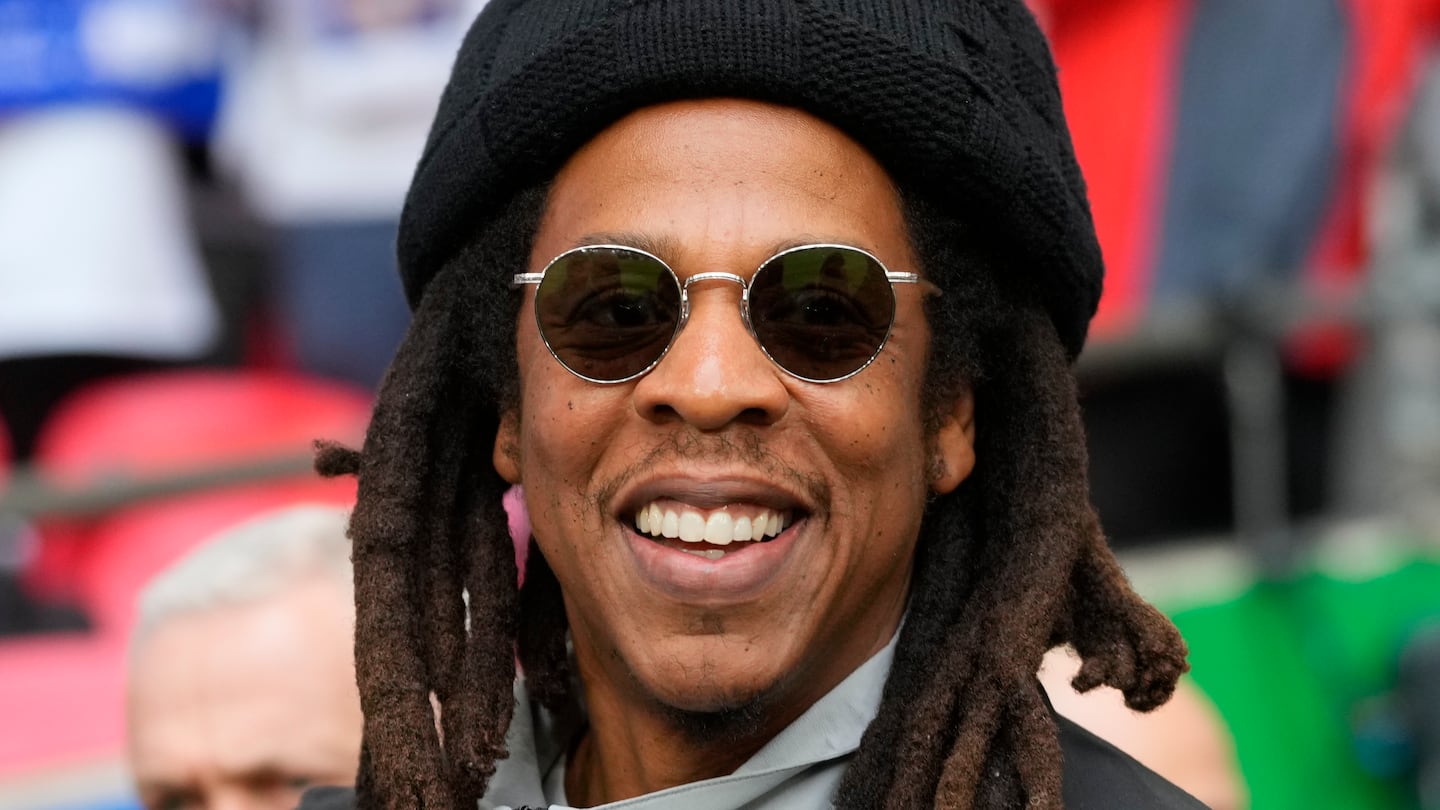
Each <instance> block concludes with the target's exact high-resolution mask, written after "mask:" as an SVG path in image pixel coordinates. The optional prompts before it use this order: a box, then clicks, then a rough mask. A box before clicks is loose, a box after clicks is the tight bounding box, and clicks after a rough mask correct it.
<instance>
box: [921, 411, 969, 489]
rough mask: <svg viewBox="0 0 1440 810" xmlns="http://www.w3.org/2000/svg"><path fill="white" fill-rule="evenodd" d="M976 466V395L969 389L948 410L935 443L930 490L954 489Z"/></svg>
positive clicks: (931, 460) (937, 432)
mask: <svg viewBox="0 0 1440 810" xmlns="http://www.w3.org/2000/svg"><path fill="white" fill-rule="evenodd" d="M974 469H975V396H974V394H973V393H971V391H970V390H969V389H966V390H965V391H964V392H963V393H962V394H961V395H960V396H959V397H956V399H955V402H954V404H952V405H951V406H950V408H949V409H948V410H947V411H946V412H945V414H944V416H943V418H942V419H941V421H940V426H939V428H938V429H937V430H936V431H935V435H934V437H933V439H932V443H931V458H930V490H931V491H932V492H934V493H935V494H936V495H946V494H949V493H950V492H953V491H954V490H955V488H956V487H958V486H960V483H961V482H962V481H964V480H965V479H966V478H969V477H970V472H971V470H974Z"/></svg>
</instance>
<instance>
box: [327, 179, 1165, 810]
mask: <svg viewBox="0 0 1440 810" xmlns="http://www.w3.org/2000/svg"><path fill="white" fill-rule="evenodd" d="M543 206H544V192H543V189H538V188H537V189H531V190H529V191H525V192H522V193H520V194H519V195H517V196H516V197H515V198H514V199H513V200H512V201H511V203H510V204H509V205H508V206H506V207H505V208H504V209H503V211H502V213H501V215H500V216H497V217H495V218H493V219H491V220H490V221H489V222H488V224H487V225H486V226H485V227H484V229H483V230H482V231H481V232H480V233H479V234H478V235H477V237H476V238H475V239H474V240H473V241H472V242H471V243H470V244H469V245H468V246H467V247H465V248H464V249H463V250H461V251H460V252H459V253H458V254H457V256H456V257H455V258H454V259H452V260H451V261H449V262H448V263H447V264H446V265H445V266H444V267H443V268H442V269H441V270H440V272H439V273H438V274H437V276H436V277H435V279H434V280H433V281H432V282H431V283H430V284H429V286H428V288H427V289H426V291H425V294H424V297H423V299H422V300H421V301H420V303H419V306H418V307H417V311H416V316H415V321H414V325H413V327H412V328H411V331H410V334H409V335H408V336H407V338H406V340H405V343H404V345H403V346H402V347H401V349H400V352H399V354H398V356H397V358H396V360H395V363H394V364H393V365H392V367H391V370H390V373H389V374H388V376H387V378H386V380H385V382H384V384H383V386H382V389H381V393H380V397H379V401H378V404H377V406H376V409H375V416H374V420H373V422H372V424H371V427H370V431H369V435H368V436H367V438H366V442H365V447H364V450H363V452H362V453H356V452H354V451H350V450H345V449H342V448H338V447H335V446H328V447H324V448H322V450H321V453H320V455H319V458H318V462H317V465H318V467H319V468H320V469H321V470H322V472H326V473H329V474H339V473H358V474H359V477H360V497H359V503H358V505H357V507H356V509H355V513H354V517H353V519H352V523H351V535H352V537H353V538H354V543H355V545H354V555H355V576H356V589H355V593H356V602H357V605H356V670H357V676H358V678H359V684H360V693H361V698H362V705H363V708H364V712H365V744H364V753H363V755H362V762H361V768H360V775H359V776H360V778H359V784H358V793H359V805H360V807H361V808H363V809H364V810H379V808H386V809H387V810H399V809H400V808H427V809H429V810H436V809H439V808H444V810H461V808H473V807H474V806H475V802H476V800H477V799H478V798H479V797H480V796H481V795H482V794H483V793H484V790H485V786H486V782H487V780H488V778H489V777H490V775H491V774H492V773H493V772H494V768H495V762H496V760H497V759H498V758H501V757H503V756H504V755H505V749H504V737H505V732H506V729H507V728H508V726H509V723H510V718H511V713H512V711H513V697H512V681H513V679H514V677H515V669H514V664H513V662H514V656H515V653H516V651H518V655H519V659H520V661H521V664H522V666H523V667H524V669H525V672H526V678H527V686H528V687H529V690H530V693H531V695H532V697H534V698H535V699H537V700H539V701H540V702H542V703H544V704H547V705H551V706H555V705H558V703H559V702H560V701H562V700H564V699H565V698H566V693H567V691H568V690H569V688H570V687H569V684H570V676H569V673H568V671H567V665H568V662H567V658H566V650H565V634H566V627H567V626H566V621H565V615H564V610H563V606H562V605H561V600H560V594H559V587H560V586H559V584H558V583H557V582H556V580H555V577H554V575H553V573H552V572H551V571H550V570H549V568H548V566H547V565H546V564H545V560H544V557H543V556H542V555H541V554H540V553H539V550H538V548H536V547H535V545H534V544H533V542H532V544H531V550H530V557H529V560H530V562H529V565H528V571H527V577H526V581H525V587H524V592H523V593H517V589H516V587H515V582H516V569H515V563H514V557H513V547H512V543H511V540H510V538H509V536H508V533H507V528H506V519H505V515H504V512H503V510H502V508H501V495H502V493H503V491H504V488H505V486H506V484H505V482H504V481H502V480H501V479H500V478H499V476H498V475H497V474H496V473H495V471H494V470H493V468H492V466H491V464H490V455H491V445H492V443H493V441H494V438H495V435H496V429H497V427H498V425H499V420H500V417H501V414H502V413H504V412H506V410H507V409H509V408H513V407H517V406H518V405H519V403H518V401H517V398H518V394H517V389H518V384H517V379H518V370H517V368H516V361H515V352H514V336H515V327H516V317H517V311H518V304H517V301H518V298H517V295H518V294H517V293H515V292H513V291H511V290H509V289H508V285H507V283H506V282H507V280H508V278H509V275H510V273H511V272H512V270H513V269H514V268H517V267H522V266H523V265H524V263H525V260H526V257H527V256H528V253H529V243H530V239H531V237H532V236H533V234H534V231H535V228H536V227H537V224H538V221H539V218H540V215H541V212H542V210H543ZM906 207H907V215H908V221H909V223H910V227H911V231H912V239H913V241H914V243H915V248H916V252H917V255H918V257H919V258H920V261H921V266H922V267H923V268H924V269H925V270H926V272H927V274H928V275H929V276H930V277H931V278H932V279H934V280H936V281H937V282H938V283H939V284H940V285H941V286H942V287H943V288H944V289H945V290H946V292H945V295H944V296H941V297H938V298H934V299H931V300H930V301H929V302H928V303H927V308H928V309H927V315H928V317H929V319H930V323H931V327H932V334H933V344H932V347H931V352H930V365H929V370H928V376H927V381H926V399H927V405H926V412H927V413H931V414H933V413H936V412H938V408H939V407H940V406H941V404H942V403H944V402H949V401H953V397H954V396H956V395H957V394H958V392H959V391H961V390H963V388H964V387H966V386H969V387H970V388H971V390H973V392H974V396H975V402H976V415H975V420H976V425H977V431H976V457H977V465H976V468H975V471H974V472H973V474H972V475H971V477H970V478H969V479H968V480H967V481H966V482H965V483H964V484H963V485H962V486H961V487H960V488H959V489H958V490H957V491H956V492H954V493H952V494H951V495H948V496H943V497H938V498H935V499H933V500H932V501H931V503H930V504H929V505H928V507H927V511H926V514H925V517H924V522H923V527H922V532H921V537H920V542H919V544H918V550H917V555H916V559H915V573H914V577H913V585H912V593H911V597H910V598H911V608H910V611H909V617H910V618H909V619H908V620H907V621H906V623H905V625H904V629H903V631H902V632H901V635H900V639H899V642H898V646H897V649H896V654H895V661H894V665H893V668H892V671H891V674H890V677H889V680H888V681H887V684H886V687H885V690H884V696H883V700H882V704H881V707H880V710H879V713H878V716H877V717H876V718H875V720H874V721H873V722H872V723H871V724H870V727H869V728H868V730H867V731H866V733H865V736H864V739H863V741H862V744H861V747H860V749H859V751H858V752H857V754H856V755H855V758H854V760H853V761H852V765H851V767H849V769H848V770H847V773H846V776H845V778H844V780H843V782H842V784H841V787H840V790H839V794H838V796H837V798H836V801H837V805H838V806H839V807H844V808H872V807H875V808H878V807H887V808H889V807H894V808H920V807H932V806H934V807H947V808H948V807H954V808H965V807H974V808H1011V807H1035V808H1058V807H1060V802H1061V799H1060V796H1061V793H1060V788H1061V784H1060V761H1061V758H1060V747H1059V742H1058V738H1057V730H1056V727H1055V724H1054V721H1053V720H1052V717H1051V714H1050V712H1049V709H1048V706H1047V704H1046V702H1045V700H1044V698H1043V696H1042V694H1041V691H1040V690H1041V687H1040V686H1039V684H1038V683H1037V681H1036V679H1035V672H1036V670H1037V669H1038V667H1039V664H1040V660H1041V657H1042V655H1043V654H1044V652H1045V651H1046V650H1047V649H1048V648H1050V647H1052V646H1054V645H1057V644H1061V643H1067V642H1068V643H1069V644H1071V645H1073V646H1074V648H1075V649H1076V650H1077V651H1078V652H1079V653H1080V655H1081V657H1082V658H1083V660H1084V664H1083V666H1082V668H1081V670H1080V673H1079V675H1078V676H1077V677H1076V679H1075V681H1074V683H1075V686H1076V687H1077V688H1080V689H1082V690H1084V689H1088V688H1092V687H1094V686H1097V685H1100V684H1108V685H1111V686H1114V687H1116V688H1118V689H1120V690H1121V691H1122V692H1124V694H1125V698H1126V702H1127V703H1128V704H1129V705H1130V706H1131V707H1132V708H1136V709H1142V710H1143V709H1149V708H1153V707H1155V706H1157V705H1159V704H1160V703H1163V702H1164V701H1165V700H1166V699H1167V698H1168V697H1169V695H1170V693H1171V691H1172V690H1173V688H1174V686H1175V681H1176V679H1177V678H1178V677H1179V676H1180V674H1181V673H1182V672H1183V671H1184V669H1185V663H1184V655H1185V650H1184V645H1183V643H1182V642H1181V640H1180V638H1179V636H1178V634H1177V633H1176V631H1175V629H1174V627H1173V626H1172V625H1171V624H1170V623H1169V621H1168V620H1166V619H1165V618H1164V617H1163V616H1162V615H1161V614H1159V613H1158V612H1156V611H1155V610H1154V609H1153V608H1152V607H1150V606H1149V605H1148V604H1146V603H1145V602H1143V601H1142V600H1141V599H1140V598H1139V597H1138V596H1137V595H1136V594H1135V593H1134V592H1133V591H1132V590H1131V588H1130V586H1129V584H1128V582H1127V581H1126V579H1125V577H1124V575H1123V574H1122V572H1121V570H1120V569H1119V567H1118V565H1117V563H1116V561H1115V559H1114V557H1113V556H1112V554H1111V552H1110V550H1109V548H1108V547H1107V545H1106V543H1105V540H1104V537H1103V535H1102V533H1101V530H1100V527H1099V523H1098V521H1097V519H1096V516H1095V514H1094V512H1093V510H1092V508H1091V506H1090V504H1089V499H1088V494H1087V483H1086V455H1085V448H1084V436H1083V432H1082V428H1081V423H1080V418H1079V412H1078V406H1077V403H1076V394H1075V390H1074V384H1073V378H1072V375H1071V372H1070V369H1069V360H1068V357H1067V354H1066V352H1065V350H1064V348H1063V346H1062V344H1061V342H1060V340H1059V339H1058V337H1057V335H1056V332H1055V329H1054V327H1053V326H1052V325H1051V322H1050V320H1049V318H1047V316H1046V315H1045V313H1044V312H1043V310H1042V309H1041V308H1040V307H1039V306H1038V305H1037V304H1036V303H1035V302H1034V301H1033V300H1032V299H1033V295H1032V294H1031V293H1030V292H1029V291H1028V290H1026V289H1025V288H1024V286H1023V283H1021V282H1007V280H1006V278H1005V277H1004V276H1003V274H999V273H996V272H994V270H993V268H995V267H997V266H998V265H997V263H996V262H995V260H994V258H993V255H987V253H986V252H985V251H983V250H977V249H976V248H975V245H974V243H975V241H976V240H973V239H970V238H969V236H968V235H965V234H964V233H963V231H960V230H959V229H957V227H956V226H955V221H954V219H953V218H948V217H947V215H945V214H942V213H940V209H939V208H938V207H934V206H931V205H928V204H926V203H925V201H923V200H918V199H910V200H907V206H906ZM967 243H968V246H966V245H967ZM462 591H468V593H469V607H468V613H467V608H466V605H465V603H464V601H463V600H462ZM467 628H468V629H467ZM432 693H433V695H434V698H435V699H436V700H437V701H438V704H439V706H440V713H441V717H442V719H443V723H442V726H443V727H442V729H441V732H442V733H443V745H442V743H441V735H440V734H437V730H436V727H435V715H434V713H433V709H432V705H431V702H430V699H431V695H432Z"/></svg>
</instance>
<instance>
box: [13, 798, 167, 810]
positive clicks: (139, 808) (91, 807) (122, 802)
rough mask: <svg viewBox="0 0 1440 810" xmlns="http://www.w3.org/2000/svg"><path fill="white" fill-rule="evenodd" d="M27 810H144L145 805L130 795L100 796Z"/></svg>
mask: <svg viewBox="0 0 1440 810" xmlns="http://www.w3.org/2000/svg"><path fill="white" fill-rule="evenodd" d="M28 810H145V805H143V804H141V803H140V801H139V800H138V799H136V798H135V797H134V796H132V795H124V796H101V797H97V798H95V799H94V800H92V801H77V802H68V803H65V804H52V805H43V806H40V807H34V808H28Z"/></svg>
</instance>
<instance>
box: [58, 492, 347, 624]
mask: <svg viewBox="0 0 1440 810" xmlns="http://www.w3.org/2000/svg"><path fill="white" fill-rule="evenodd" d="M354 501H355V482H354V480H353V479H350V478H346V479H340V480H333V481H327V480H323V479H319V478H316V479H312V480H292V481H281V482H276V483H271V484H256V485H250V486H245V487H238V488H227V489H221V490H215V491H212V492H202V493H198V494H194V495H186V496H183V497H180V498H167V499H164V500H158V501H150V502H146V503H142V504H139V505H136V506H133V507H130V508H128V509H124V510H122V511H119V512H116V513H114V514H112V515H109V516H107V517H106V518H105V519H104V520H103V521H101V522H100V523H98V524H97V525H96V526H95V527H94V528H93V529H92V530H91V531H90V532H89V533H88V534H87V535H86V538H85V550H84V554H82V555H79V558H78V560H77V566H76V569H75V571H74V580H75V589H76V590H75V596H76V598H77V601H78V602H79V606H80V607H81V608H83V609H84V610H85V612H86V614H87V615H88V616H89V617H90V620H91V622H92V623H93V625H94V628H95V630H96V631H98V632H100V633H103V634H115V635H121V636H123V635H125V634H128V633H129V631H130V629H131V627H132V626H133V625H134V623H135V618H136V607H137V603H136V600H137V598H138V597H139V595H140V591H141V590H142V589H143V588H144V587H145V584H146V583H147V582H149V581H150V579H151V578H153V577H154V576H155V575H156V574H159V573H160V572H161V571H163V570H165V569H166V568H168V567H170V565H171V564H173V563H174V562H176V561H177V560H179V559H180V558H181V557H183V556H184V555H185V554H186V552H188V551H190V550H191V549H192V548H195V547H196V546H197V545H199V544H201V543H204V542H205V541H206V540H208V539H209V538H211V537H213V536H214V535H216V534H217V533H219V532H222V531H224V530H226V529H228V528H230V527H232V526H235V525H237V524H239V523H242V522H244V521H246V520H248V519H249V518H252V517H255V516H257V515H260V514H262V513H264V512H269V511H271V510H274V509H279V508H281V507H283V506H289V505H293V504H299V503H327V504H335V505H338V506H348V505H350V504H353V503H354Z"/></svg>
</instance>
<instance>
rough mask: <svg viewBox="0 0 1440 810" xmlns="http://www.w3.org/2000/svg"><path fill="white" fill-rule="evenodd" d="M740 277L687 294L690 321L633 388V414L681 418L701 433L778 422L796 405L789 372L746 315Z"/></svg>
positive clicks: (657, 418)
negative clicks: (757, 340)
mask: <svg viewBox="0 0 1440 810" xmlns="http://www.w3.org/2000/svg"><path fill="white" fill-rule="evenodd" d="M733 280H738V279H723V280H709V281H704V282H702V283H700V284H697V285H695V286H693V287H691V288H690V289H689V290H688V296H689V299H690V315H689V318H688V319H687V320H686V322H685V327H684V328H683V329H681V330H680V334H679V335H677V336H676V337H675V342H674V343H673V344H671V346H670V351H669V352H667V353H666V354H665V357H664V358H662V359H661V360H660V362H659V364H657V365H656V366H655V368H653V369H651V370H650V373H649V374H646V375H645V376H644V377H641V378H640V379H639V381H637V383H636V385H635V393H634V402H635V408H636V410H637V411H639V412H640V414H641V416H644V417H645V418H646V419H649V420H651V421H654V422H663V421H666V420H669V419H676V420H680V421H683V422H685V423H687V424H690V425H692V426H694V427H696V428H698V429H700V430H706V431H713V430H720V429H722V428H724V427H725V426H727V425H729V424H730V423H732V422H742V423H747V424H753V425H767V424H773V423H774V422H776V421H778V420H779V419H780V418H781V417H782V416H784V414H785V411H786V409H787V408H788V407H789V405H790V391H789V388H788V387H787V386H786V384H785V382H786V381H785V379H784V374H785V372H783V371H781V370H780V369H779V367H777V366H776V365H775V364H774V363H772V362H770V358H768V357H766V356H765V353H764V352H762V351H761V350H760V347H759V345H757V344H756V343H755V339H754V338H753V337H751V336H750V331H749V330H748V329H746V328H745V322H744V321H743V320H742V319H741V317H740V301H739V294H740V291H739V289H738V287H737V286H736V285H735V284H734V283H729V282H731V281H733Z"/></svg>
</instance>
